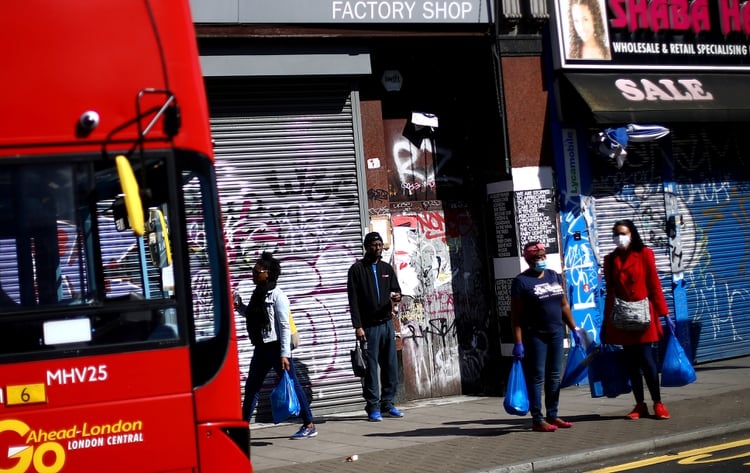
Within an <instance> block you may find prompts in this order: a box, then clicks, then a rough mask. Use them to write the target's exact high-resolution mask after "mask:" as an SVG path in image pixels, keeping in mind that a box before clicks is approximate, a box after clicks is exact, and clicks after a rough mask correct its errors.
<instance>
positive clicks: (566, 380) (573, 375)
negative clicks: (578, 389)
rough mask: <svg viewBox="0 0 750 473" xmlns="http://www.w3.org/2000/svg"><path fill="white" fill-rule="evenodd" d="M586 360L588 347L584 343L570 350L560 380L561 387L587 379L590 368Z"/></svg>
mask: <svg viewBox="0 0 750 473" xmlns="http://www.w3.org/2000/svg"><path fill="white" fill-rule="evenodd" d="M584 360H586V349H585V348H584V347H583V345H580V344H578V345H575V346H574V347H573V348H571V349H570V350H568V361H566V362H565V371H564V372H563V377H562V381H560V387H561V388H567V387H568V386H573V385H575V384H581V383H583V382H584V381H585V380H586V377H587V376H588V374H589V369H588V366H587V363H585V362H584Z"/></svg>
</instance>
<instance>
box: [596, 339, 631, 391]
mask: <svg viewBox="0 0 750 473" xmlns="http://www.w3.org/2000/svg"><path fill="white" fill-rule="evenodd" d="M596 350H597V351H596V352H595V354H594V355H593V358H592V359H591V363H590V364H589V390H590V391H591V397H593V398H597V397H617V396H619V395H620V394H626V393H629V392H630V391H631V390H632V388H631V387H630V378H629V377H628V371H627V369H626V368H625V352H624V351H623V349H622V347H621V346H619V345H610V344H608V343H602V344H600V345H599V346H598V348H597V349H596Z"/></svg>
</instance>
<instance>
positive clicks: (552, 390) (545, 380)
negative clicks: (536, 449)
mask: <svg viewBox="0 0 750 473" xmlns="http://www.w3.org/2000/svg"><path fill="white" fill-rule="evenodd" d="M523 345H524V348H525V350H526V354H525V356H524V359H523V366H524V372H525V374H526V386H527V389H528V391H529V411H530V412H531V420H532V422H534V423H539V422H542V421H543V420H544V419H545V416H544V414H543V413H542V389H544V407H545V408H546V410H547V416H546V418H547V419H548V420H554V419H556V418H557V405H558V403H559V401H560V378H561V376H562V374H561V372H562V358H563V332H562V330H560V331H558V332H557V333H545V334H537V333H530V334H528V335H527V336H526V337H524V340H523Z"/></svg>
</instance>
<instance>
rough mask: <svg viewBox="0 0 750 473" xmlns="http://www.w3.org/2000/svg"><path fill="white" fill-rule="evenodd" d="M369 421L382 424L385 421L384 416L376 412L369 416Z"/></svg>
mask: <svg viewBox="0 0 750 473" xmlns="http://www.w3.org/2000/svg"><path fill="white" fill-rule="evenodd" d="M367 420H369V421H370V422H380V421H381V420H383V416H381V415H380V411H374V412H370V413H369V414H367Z"/></svg>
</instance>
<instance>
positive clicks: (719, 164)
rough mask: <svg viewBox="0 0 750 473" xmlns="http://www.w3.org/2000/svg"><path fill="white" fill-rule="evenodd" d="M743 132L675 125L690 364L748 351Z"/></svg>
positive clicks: (749, 150)
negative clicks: (692, 351)
mask: <svg viewBox="0 0 750 473" xmlns="http://www.w3.org/2000/svg"><path fill="white" fill-rule="evenodd" d="M743 134H746V131H744V130H742V131H740V130H739V129H738V128H735V129H734V130H732V129H731V127H730V126H728V125H727V126H724V125H723V126H722V128H718V127H717V128H712V129H711V130H707V129H692V130H684V131H680V130H675V131H673V133H672V155H673V161H674V173H675V181H676V182H677V186H676V188H677V195H676V200H677V202H679V209H680V214H681V216H682V219H681V222H682V224H681V225H680V237H681V238H680V239H681V242H682V258H683V267H684V268H685V273H684V278H685V283H686V291H687V305H688V318H689V320H690V338H691V344H692V347H693V349H694V350H695V360H696V361H697V362H708V361H713V360H720V359H725V358H730V357H735V356H742V355H747V354H749V353H750V341H749V340H750V317H749V316H748V314H750V280H749V279H748V277H747V272H748V264H747V258H748V256H747V255H748V251H750V248H748V242H747V238H746V237H745V236H744V235H745V233H746V232H743V230H744V229H746V228H747V227H748V225H749V224H750V215H748V209H747V195H748V189H750V183H749V182H748V176H749V175H750V166H749V165H748V163H747V157H748V156H750V146H749V145H748V143H747V142H746V141H743V140H741V139H740V138H739V137H741V136H743Z"/></svg>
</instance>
